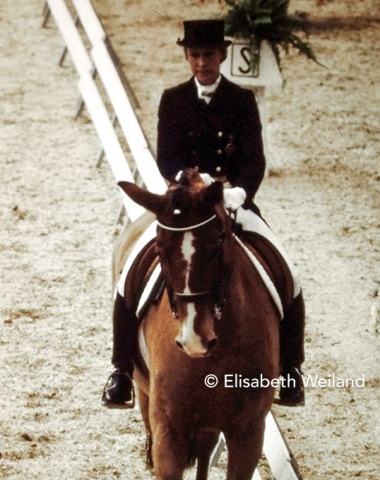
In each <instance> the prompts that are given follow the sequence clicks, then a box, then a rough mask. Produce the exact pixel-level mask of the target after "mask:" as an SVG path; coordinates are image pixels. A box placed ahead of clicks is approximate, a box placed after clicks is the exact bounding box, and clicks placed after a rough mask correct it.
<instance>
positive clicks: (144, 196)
mask: <svg viewBox="0 0 380 480" xmlns="http://www.w3.org/2000/svg"><path fill="white" fill-rule="evenodd" d="M118 185H119V187H120V188H121V189H122V190H123V191H124V192H125V193H126V194H127V195H128V197H129V198H131V199H132V200H133V201H134V202H136V203H137V204H138V205H141V206H142V207H144V208H146V209H147V210H149V211H151V212H153V213H155V214H156V215H158V214H159V212H160V211H162V209H163V208H164V206H165V205H166V203H167V199H166V196H165V195H158V194H156V193H151V192H149V191H148V190H145V189H144V188H141V187H139V186H138V185H136V184H135V183H131V182H124V181H122V182H119V183H118Z"/></svg>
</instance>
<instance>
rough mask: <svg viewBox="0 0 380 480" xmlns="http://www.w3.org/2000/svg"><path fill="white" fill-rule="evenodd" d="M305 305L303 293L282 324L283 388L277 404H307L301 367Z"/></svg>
mask: <svg viewBox="0 0 380 480" xmlns="http://www.w3.org/2000/svg"><path fill="white" fill-rule="evenodd" d="M304 333H305V304H304V301H303V295H302V292H301V293H300V294H299V295H298V296H297V297H296V298H295V299H294V300H293V302H292V304H291V305H290V307H289V308H288V309H287V311H286V312H285V315H284V318H283V320H282V321H281V324H280V362H281V376H282V382H281V388H280V394H279V397H280V398H279V400H276V403H278V404H280V405H288V406H302V405H304V404H305V391H304V390H305V388H304V382H303V376H302V375H303V374H302V371H301V365H302V363H303V361H304V358H305V354H304Z"/></svg>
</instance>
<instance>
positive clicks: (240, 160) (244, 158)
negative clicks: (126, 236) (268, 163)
mask: <svg viewBox="0 0 380 480" xmlns="http://www.w3.org/2000/svg"><path fill="white" fill-rule="evenodd" d="M158 117H159V118H158V141H157V162H158V167H159V169H160V171H161V174H162V175H163V176H164V177H165V178H167V179H168V180H173V179H174V177H175V176H176V174H177V173H178V172H179V171H180V170H183V169H184V168H188V167H199V170H200V172H201V173H209V174H210V175H211V176H212V177H226V178H227V179H228V180H229V182H230V183H231V184H232V185H233V186H238V187H242V188H244V190H245V191H246V192H247V200H248V199H249V200H250V199H252V198H253V196H254V195H255V193H256V191H257V189H258V188H259V185H260V183H261V181H262V179H263V176H264V171H265V157H264V152H263V141H262V136H261V122H260V117H259V112H258V108H257V104H256V100H255V97H254V95H253V92H252V91H251V90H248V89H245V88H242V87H239V86H238V85H236V84H234V83H232V82H230V81H229V80H227V79H226V78H225V77H223V76H222V78H221V81H220V83H219V86H218V88H217V90H216V92H215V94H214V95H213V97H212V99H211V102H210V103H209V104H206V103H205V101H204V100H201V99H199V97H198V92H197V86H196V83H195V80H194V78H191V79H190V80H188V81H187V82H185V83H182V84H180V85H178V86H176V87H173V88H170V89H168V90H165V91H164V93H163V94H162V97H161V102H160V106H159V111H158Z"/></svg>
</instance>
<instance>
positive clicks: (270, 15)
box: [224, 0, 320, 65]
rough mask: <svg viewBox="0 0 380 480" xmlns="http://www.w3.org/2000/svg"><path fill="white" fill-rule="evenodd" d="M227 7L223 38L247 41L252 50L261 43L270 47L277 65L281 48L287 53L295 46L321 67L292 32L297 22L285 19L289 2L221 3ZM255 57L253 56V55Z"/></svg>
mask: <svg viewBox="0 0 380 480" xmlns="http://www.w3.org/2000/svg"><path fill="white" fill-rule="evenodd" d="M224 1H225V3H226V4H227V5H228V6H229V7H230V8H229V9H228V10H227V16H226V17H225V18H224V21H225V25H226V35H229V36H231V37H235V38H247V39H249V40H250V43H251V46H252V49H253V51H255V50H256V49H257V48H258V47H260V44H261V42H262V41H263V40H266V41H267V42H268V43H269V44H270V45H271V47H272V49H273V52H274V54H275V56H276V59H277V62H278V64H279V65H280V49H279V47H281V48H283V49H284V50H285V52H286V53H288V52H289V47H294V48H296V49H298V50H299V52H300V53H302V54H304V55H306V57H307V58H309V59H311V60H313V61H314V62H316V63H318V64H320V63H319V62H318V60H317V58H316V56H315V54H314V51H313V49H312V47H311V45H310V43H309V42H308V41H305V40H303V39H302V38H301V37H299V36H298V35H296V34H294V33H293V30H294V28H295V27H298V26H299V22H297V21H296V20H295V19H291V18H290V17H289V16H288V5H289V1H290V0H224ZM254 57H255V55H254Z"/></svg>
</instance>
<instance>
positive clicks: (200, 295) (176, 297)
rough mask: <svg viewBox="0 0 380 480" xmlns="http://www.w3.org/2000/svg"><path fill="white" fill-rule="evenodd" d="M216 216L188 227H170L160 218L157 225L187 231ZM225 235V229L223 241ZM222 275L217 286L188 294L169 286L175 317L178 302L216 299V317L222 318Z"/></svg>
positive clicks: (221, 240) (165, 228) (221, 236)
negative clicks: (174, 290)
mask: <svg viewBox="0 0 380 480" xmlns="http://www.w3.org/2000/svg"><path fill="white" fill-rule="evenodd" d="M215 218H216V215H213V216H211V217H210V218H208V219H206V220H204V221H203V222H200V223H197V224H195V225H189V226H187V227H169V226H168V225H164V224H163V223H161V222H159V221H158V220H157V225H158V226H160V227H161V228H163V229H164V230H169V231H171V232H187V231H190V230H195V229H197V228H200V227H203V225H206V224H207V223H209V222H212V221H213V220H214V219H215ZM224 237H225V231H224V230H223V231H222V232H221V234H220V242H221V243H222V242H223V240H224ZM221 277H222V275H221ZM221 277H220V278H219V281H218V282H217V285H216V287H215V288H214V289H213V290H211V291H206V292H197V293H190V294H186V293H178V292H172V291H170V288H168V292H169V300H170V304H171V309H172V312H173V316H174V318H178V317H179V315H178V312H177V308H176V304H177V303H196V302H204V301H207V300H210V299H212V300H214V317H215V318H216V319H217V320H220V319H221V317H222V305H223V303H224V300H223V298H222V288H221V285H222V281H221Z"/></svg>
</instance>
